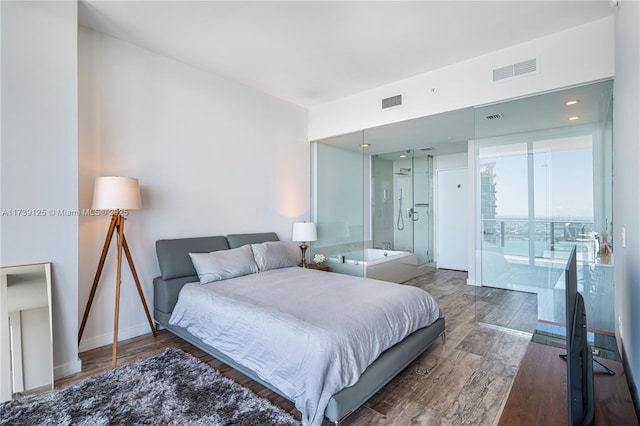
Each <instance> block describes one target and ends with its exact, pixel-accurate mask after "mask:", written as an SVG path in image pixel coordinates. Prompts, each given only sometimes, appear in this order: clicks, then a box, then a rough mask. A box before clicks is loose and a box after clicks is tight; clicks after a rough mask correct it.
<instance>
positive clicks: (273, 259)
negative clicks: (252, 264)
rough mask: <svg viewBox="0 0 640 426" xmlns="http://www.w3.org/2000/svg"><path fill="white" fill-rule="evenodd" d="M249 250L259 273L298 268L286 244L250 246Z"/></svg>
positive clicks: (268, 242) (270, 243) (277, 242)
mask: <svg viewBox="0 0 640 426" xmlns="http://www.w3.org/2000/svg"><path fill="white" fill-rule="evenodd" d="M251 249H252V250H253V257H254V258H255V261H256V264H257V265H258V270H259V271H260V272H264V271H268V270H270V269H278V268H288V267H291V266H298V260H297V258H296V257H295V255H294V254H293V252H292V251H291V249H290V248H289V247H288V246H287V244H285V243H284V242H282V241H267V242H265V243H260V244H251Z"/></svg>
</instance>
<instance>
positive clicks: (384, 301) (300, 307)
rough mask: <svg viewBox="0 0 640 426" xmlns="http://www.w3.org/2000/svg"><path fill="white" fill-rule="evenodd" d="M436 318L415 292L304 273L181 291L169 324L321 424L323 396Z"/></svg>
mask: <svg viewBox="0 0 640 426" xmlns="http://www.w3.org/2000/svg"><path fill="white" fill-rule="evenodd" d="M440 315H441V312H440V309H439V308H438V305H437V304H436V302H435V300H434V299H433V298H432V297H431V296H430V295H429V294H428V293H427V292H425V291H424V290H421V289H419V288H417V287H412V286H406V285H400V284H393V283H388V282H384V281H377V280H372V279H366V278H359V277H353V276H350V275H342V274H335V273H328V272H322V271H317V270H309V269H303V268H297V267H293V268H283V269H274V270H270V271H266V272H260V273H257V274H251V275H246V276H243V277H238V278H233V279H229V280H224V281H218V282H214V283H208V284H200V283H192V284H187V285H185V286H184V287H183V289H182V291H181V292H180V297H179V298H178V303H177V304H176V307H175V309H174V310H173V314H172V316H171V319H170V321H169V322H170V324H172V325H177V326H180V327H183V328H186V329H187V330H188V331H189V332H190V333H191V334H193V335H194V336H196V337H198V338H200V339H202V340H203V341H204V342H205V343H207V344H209V345H211V346H213V347H215V348H217V349H219V350H220V351H221V352H223V353H224V354H226V355H227V356H229V357H230V358H232V359H233V360H234V361H236V362H238V363H239V364H242V365H244V366H246V367H247V368H250V369H251V370H253V371H255V372H256V373H257V374H258V375H259V376H260V377H261V378H262V379H264V380H266V381H267V382H269V383H271V384H272V385H274V386H275V387H276V388H278V389H279V390H280V391H281V392H282V393H283V394H285V395H287V396H288V397H289V398H290V399H292V400H293V401H295V405H296V408H298V410H300V412H301V413H302V422H303V424H304V425H320V424H321V423H322V419H323V414H324V410H325V408H326V405H327V403H328V400H329V398H330V397H331V396H332V395H333V394H335V393H336V392H338V391H340V390H341V389H343V388H345V387H348V386H351V385H353V384H354V383H355V382H357V380H358V377H359V376H360V374H361V373H362V372H363V371H364V370H365V369H366V368H367V367H368V366H369V365H370V364H371V363H372V362H373V361H375V359H376V358H377V357H378V356H379V355H380V354H381V353H382V352H384V351H385V350H386V349H388V348H389V347H391V346H393V345H394V344H396V343H397V342H399V341H401V340H402V339H404V338H405V337H406V336H408V335H409V334H411V333H412V332H414V331H415V330H417V329H419V328H422V327H426V326H428V325H430V324H431V323H433V322H434V321H435V320H436V319H438V318H439V317H440Z"/></svg>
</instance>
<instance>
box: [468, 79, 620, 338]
mask: <svg viewBox="0 0 640 426" xmlns="http://www.w3.org/2000/svg"><path fill="white" fill-rule="evenodd" d="M611 94H612V82H611V81H606V82H601V83H597V84H592V85H589V86H582V87H579V88H574V89H568V90H564V91H560V92H555V93H550V94H544V95H540V96H535V97H531V98H526V99H519V100H515V101H511V102H505V103H501V104H499V105H490V106H486V107H482V108H477V109H476V120H475V121H476V140H475V143H474V144H473V145H474V147H475V161H476V165H475V173H476V182H477V189H476V191H477V195H478V196H477V197H476V200H477V205H476V211H477V215H476V218H477V219H476V224H477V228H478V229H479V242H478V247H477V248H478V252H479V256H478V265H477V271H476V275H477V276H478V277H479V280H478V281H479V282H480V284H481V287H479V288H478V289H477V291H476V296H477V297H476V300H477V303H476V308H477V320H478V321H480V322H485V323H489V324H492V325H497V326H504V327H508V328H514V329H518V330H522V331H526V332H533V331H534V329H535V327H536V326H538V327H540V324H541V323H542V324H548V325H550V326H553V325H554V324H564V322H565V318H566V316H565V311H564V306H565V291H564V276H563V270H564V266H565V263H566V260H567V256H568V253H569V250H570V249H571V247H572V246H576V247H577V252H578V265H579V268H578V269H579V276H580V282H579V287H580V290H581V292H583V295H584V297H585V303H586V306H587V318H588V324H589V328H592V329H595V330H600V331H605V332H610V333H613V331H614V323H613V318H614V315H613V295H614V291H613V258H612V256H611V255H610V253H611V251H610V248H611V246H612V240H611V238H612V234H611V229H612V227H611V220H612V217H613V211H612V193H613V192H612V111H611V104H612V102H611ZM554 104H561V105H562V107H561V111H562V113H560V114H557V113H556V114H554V115H553V116H551V115H550V116H549V117H547V119H546V120H545V121H543V122H538V124H537V125H536V126H535V127H534V126H532V124H531V123H530V122H527V121H525V120H523V121H521V122H519V123H509V125H506V126H505V125H504V124H503V125H497V124H496V123H495V122H494V123H492V121H494V120H495V121H499V120H501V119H503V118H504V119H507V118H508V117H509V115H510V113H512V112H516V111H521V110H523V109H527V110H528V111H530V113H531V114H532V115H533V114H537V115H542V116H544V115H545V114H546V109H545V108H549V106H550V105H554ZM581 104H582V105H581ZM587 104H588V108H587ZM545 106H546V107H545ZM553 109H556V110H557V108H555V107H553ZM516 124H517V125H516ZM541 124H542V126H541ZM501 131H502V133H500V132H501ZM492 289H496V290H495V291H498V290H497V289H504V290H512V291H515V292H514V293H513V294H512V295H511V296H512V297H511V299H512V300H513V302H512V303H511V304H510V305H509V306H508V307H504V308H503V309H502V315H496V314H495V312H494V310H493V309H492V308H495V307H494V306H492V305H491V303H490V299H491V290H492ZM516 292H517V293H516ZM526 294H529V295H535V298H532V297H531V296H529V297H527V296H526ZM533 301H534V302H535V303H533ZM527 317H528V318H529V320H527V319H526V318H527Z"/></svg>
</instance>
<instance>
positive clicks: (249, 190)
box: [77, 27, 310, 351]
mask: <svg viewBox="0 0 640 426" xmlns="http://www.w3.org/2000/svg"><path fill="white" fill-rule="evenodd" d="M79 75H80V77H79V85H80V89H79V106H80V127H79V162H80V170H79V191H80V192H79V199H80V201H79V202H80V208H90V207H91V202H92V194H93V182H94V179H95V177H97V176H109V175H121V176H131V177H136V178H138V179H139V181H140V186H141V190H142V210H139V211H134V212H130V214H129V217H128V219H127V222H126V226H125V234H126V237H127V242H128V243H129V246H130V248H131V252H132V256H133V260H134V263H135V266H136V269H137V272H138V275H139V277H140V281H141V283H142V287H143V289H144V293H145V295H146V300H147V303H148V304H149V305H150V309H153V308H152V306H151V305H152V304H153V286H152V280H153V278H154V277H156V276H158V275H159V269H158V264H157V259H156V253H155V241H156V240H157V239H161V238H177V237H189V236H207V235H226V234H229V233H242V232H265V231H275V232H276V233H278V235H279V236H280V237H281V239H283V240H289V239H290V236H291V226H292V223H293V222H294V221H296V220H302V219H307V220H308V219H309V174H310V172H309V143H308V141H307V139H306V136H307V112H306V110H305V109H303V108H301V107H298V106H294V105H293V104H289V103H286V102H284V101H281V100H277V99H275V98H272V97H270V96H267V95H264V94H261V93H259V92H256V91H255V90H253V89H249V88H247V87H245V86H241V85H239V84H237V83H234V82H231V81H229V80H225V79H223V78H221V77H218V76H216V75H213V74H210V73H206V72H203V71H200V70H198V69H195V68H192V67H189V66H186V65H184V64H182V63H179V62H177V61H175V60H172V59H169V58H166V57H163V56H160V55H157V54H154V53H151V52H149V51H146V50H144V49H142V48H139V47H137V46H135V45H132V44H129V43H126V42H122V41H120V40H117V39H114V38H111V37H108V36H105V35H102V34H100V33H97V32H95V31H93V30H89V29H87V28H84V27H80V30H79ZM108 224H109V218H108V217H81V218H80V284H79V288H80V289H79V301H78V302H79V303H78V307H77V308H78V312H77V315H78V316H79V317H80V318H81V317H82V314H83V312H84V308H85V305H86V302H87V299H88V295H89V291H90V287H91V284H92V282H93V277H94V274H95V270H96V266H97V262H98V259H99V257H100V252H101V250H102V245H103V244H104V238H105V235H106V232H107V228H108ZM114 242H115V239H114ZM122 277H123V281H122V290H121V291H122V293H121V302H120V328H119V335H120V339H123V338H128V337H131V336H135V335H139V334H142V333H148V332H149V326H148V323H147V321H146V318H145V315H144V311H143V309H142V307H141V304H140V301H139V297H138V295H137V293H136V290H135V283H134V281H133V279H132V277H131V273H130V271H129V268H128V266H127V265H126V264H125V265H124V266H123V273H122ZM114 288H115V244H114V245H113V246H112V248H111V251H110V253H109V256H108V258H107V263H106V265H105V269H104V272H103V277H102V280H101V282H100V285H99V287H98V292H97V294H96V299H95V300H94V304H93V307H92V310H91V313H90V315H89V321H88V323H87V327H86V329H85V332H84V336H83V339H82V343H81V345H80V349H81V351H82V350H85V349H88V348H92V347H96V346H99V345H103V344H110V343H111V342H112V335H113V315H114V313H113V309H114V303H115V302H114V293H115V290H114Z"/></svg>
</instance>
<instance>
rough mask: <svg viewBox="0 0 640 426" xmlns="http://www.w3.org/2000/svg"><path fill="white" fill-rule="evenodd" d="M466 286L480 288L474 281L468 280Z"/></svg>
mask: <svg viewBox="0 0 640 426" xmlns="http://www.w3.org/2000/svg"><path fill="white" fill-rule="evenodd" d="M467 285H473V286H476V287H480V283H478V282H476V280H470V279H468V278H467Z"/></svg>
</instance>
